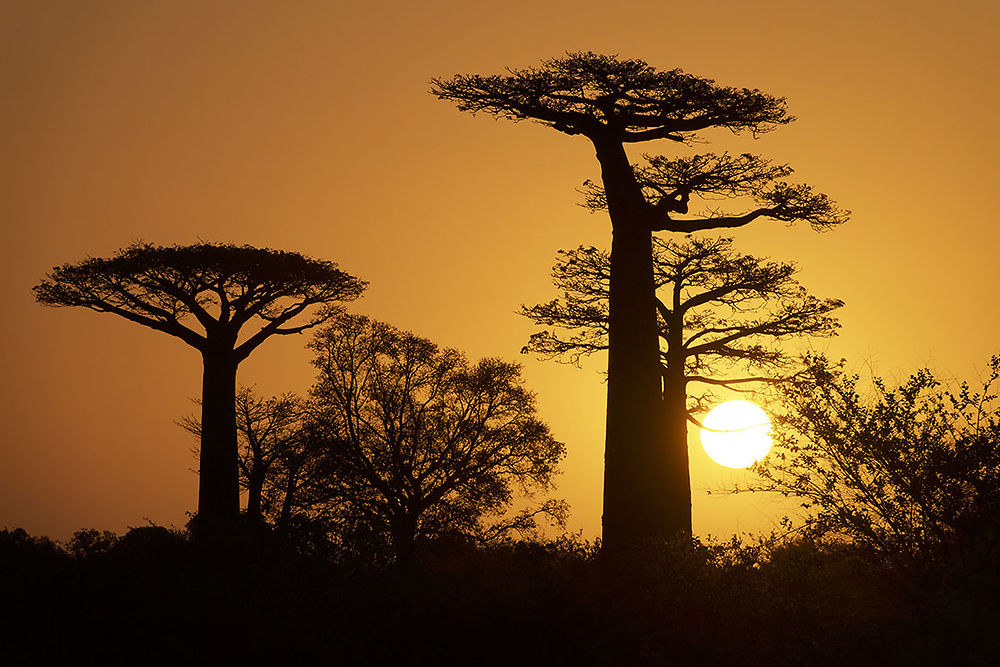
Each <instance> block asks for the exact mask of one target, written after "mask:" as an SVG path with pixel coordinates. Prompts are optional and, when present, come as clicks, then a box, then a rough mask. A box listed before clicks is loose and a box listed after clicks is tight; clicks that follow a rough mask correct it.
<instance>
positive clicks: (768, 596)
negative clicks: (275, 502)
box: [0, 526, 1000, 665]
mask: <svg viewBox="0 0 1000 667" xmlns="http://www.w3.org/2000/svg"><path fill="white" fill-rule="evenodd" d="M231 546H232V548H233V552H231V553H230V554H229V556H230V557H228V558H224V559H222V560H220V558H219V554H218V552H217V551H214V550H212V551H210V550H206V548H205V546H204V542H203V541H199V540H195V539H191V537H190V535H189V534H188V533H186V532H181V531H171V530H167V529H164V528H160V527H152V526H146V527H140V528H135V529H132V530H130V531H128V532H127V533H126V534H124V535H122V536H114V535H110V534H107V533H97V532H96V531H81V532H78V533H77V534H76V535H75V536H74V538H73V539H71V540H70V541H69V542H68V543H67V544H66V545H62V546H60V545H56V544H54V543H52V542H50V541H47V540H45V539H40V538H32V537H30V536H28V535H26V534H25V533H24V532H23V531H16V530H15V531H0V568H2V572H3V575H2V577H0V582H2V588H0V595H3V599H4V608H5V610H6V616H7V618H6V619H5V623H4V625H3V631H2V634H3V639H4V641H3V643H2V648H0V654H2V657H3V661H4V664H12V665H15V664H16V665H53V664H97V663H99V664H143V665H175V664H181V663H183V664H235V663H238V662H242V663H246V664H287V665H295V664H313V663H318V664H362V663H364V664H400V663H403V662H406V663H407V664H432V663H435V664H436V663H438V662H462V663H463V664H465V663H474V664H484V665H500V664H511V662H519V663H523V664H581V665H620V664H629V665H661V664H664V662H665V661H667V662H668V664H698V665H723V664H740V665H802V664H810V665H849V664H877V663H885V664H914V665H937V664H952V661H953V659H954V657H955V656H962V659H961V662H962V664H989V660H990V659H991V657H992V656H995V655H997V651H998V650H1000V646H998V645H997V640H998V638H997V635H996V632H995V628H996V627H997V622H998V620H1000V616H998V612H997V610H996V607H995V602H994V599H993V598H991V595H993V593H992V592H991V591H995V590H996V588H995V585H996V578H997V574H996V572H995V571H994V572H991V573H989V576H988V577H985V578H981V579H980V580H978V581H976V582H970V581H964V582H963V581H962V580H961V579H957V578H954V577H950V576H949V575H948V573H943V572H940V571H938V572H932V571H923V572H922V573H920V574H918V573H917V572H915V571H910V572H906V573H903V572H900V571H899V570H896V569H894V568H890V567H884V566H880V565H877V564H876V563H877V561H876V560H873V559H872V558H871V557H870V556H871V554H870V552H868V551H867V549H866V548H865V547H863V546H858V545H849V544H843V543H841V544H836V543H822V542H817V541H814V540H808V539H797V540H791V541H789V540H785V541H782V542H780V543H778V542H768V541H757V542H753V543H749V544H747V543H741V542H739V541H735V540H734V541H732V542H730V543H726V544H704V543H701V542H699V541H697V540H696V541H694V542H690V541H686V540H685V541H680V542H674V543H660V544H657V545H651V546H655V548H651V549H648V550H645V551H643V552H642V553H641V554H636V557H635V558H634V559H633V560H632V562H631V564H630V566H629V567H628V568H627V569H626V568H623V569H616V568H614V567H611V566H610V565H609V562H608V561H607V560H601V559H600V558H598V557H597V555H596V553H597V551H596V549H595V545H593V544H591V543H586V542H581V541H579V540H575V539H571V538H562V539H560V540H556V541H550V542H543V543H539V542H516V541H511V542H506V543H501V544H494V545H491V546H488V547H482V546H480V547H478V548H471V547H470V546H469V545H464V544H456V543H445V542H438V543H436V544H435V547H434V548H433V549H429V550H426V551H424V553H423V557H422V558H421V559H420V560H419V561H418V562H415V563H413V564H412V565H411V566H410V567H408V568H405V569H399V568H389V569H386V568H377V567H370V566H362V565H359V564H357V563H353V564H352V563H347V562H344V561H341V562H338V563H331V562H329V561H327V560H325V559H323V558H320V557H318V556H316V555H313V556H303V555H301V554H297V553H296V552H295V551H294V550H290V549H288V548H287V545H286V543H285V542H283V541H278V540H273V539H270V538H269V537H268V536H267V535H258V536H257V537H256V538H254V539H252V540H251V539H247V541H245V542H244V543H243V544H232V545H231ZM991 586H992V588H991Z"/></svg>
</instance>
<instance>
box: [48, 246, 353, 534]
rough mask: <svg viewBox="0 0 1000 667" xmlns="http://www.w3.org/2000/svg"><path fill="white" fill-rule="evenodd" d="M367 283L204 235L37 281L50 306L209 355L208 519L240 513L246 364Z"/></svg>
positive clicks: (204, 514)
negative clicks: (239, 392)
mask: <svg viewBox="0 0 1000 667" xmlns="http://www.w3.org/2000/svg"><path fill="white" fill-rule="evenodd" d="M365 286H366V283H365V282H364V281H362V280H359V279H357V278H355V277H354V276H351V275H349V274H347V273H345V272H343V271H341V270H339V269H338V268H337V266H336V264H334V263H332V262H328V261H321V260H315V259H309V258H307V257H304V256H302V255H300V254H298V253H293V252H285V251H278V250H271V249H268V248H254V247H251V246H237V245H227V244H211V243H200V244H197V245H190V246H172V247H162V246H156V245H150V244H133V245H130V246H128V247H127V248H124V249H122V250H120V251H119V252H118V253H117V254H116V255H114V256H113V257H110V258H89V259H86V260H84V261H82V262H79V263H76V264H64V265H62V266H58V267H56V268H54V269H53V270H52V271H51V272H50V273H49V274H48V275H47V276H46V278H45V279H44V280H43V281H42V282H41V283H40V284H39V285H37V286H36V287H35V288H34V293H35V298H36V299H37V300H38V301H39V303H42V304H44V305H48V306H82V307H84V308H89V309H91V310H95V311H97V312H102V313H113V314H115V315H118V316H119V317H123V318H125V319H127V320H129V321H130V322H135V323H136V324H141V325H142V326H145V327H149V328H150V329H155V330H156V331H161V332H163V333H166V334H170V335H171V336H175V337H176V338H179V339H181V340H182V341H184V342H185V343H187V344H188V345H190V346H191V347H193V348H195V349H196V350H198V352H199V353H200V354H201V357H202V362H203V364H204V374H203V382H202V398H201V406H202V412H201V453H200V475H199V483H198V526H199V531H200V532H202V533H207V532H216V531H217V529H219V528H224V527H225V525H227V524H231V523H232V522H233V521H234V520H235V519H236V517H237V516H238V515H239V509H240V508H239V492H240V491H239V489H240V486H239V473H238V448H237V437H236V410H235V404H236V369H237V367H238V366H239V364H240V362H242V361H243V360H244V359H246V358H247V357H248V356H249V355H250V353H251V352H253V351H254V350H255V349H257V347H259V346H260V345H261V343H263V342H264V341H265V340H267V339H268V338H270V337H271V336H280V335H288V334H296V333H301V332H303V331H305V330H307V329H310V328H312V327H314V326H317V325H318V324H321V323H323V322H325V321H327V320H328V319H330V317H332V316H333V315H334V314H335V313H336V312H337V311H336V308H334V307H333V306H334V304H337V303H339V302H343V301H349V300H352V299H355V298H357V297H358V296H360V294H361V292H362V291H363V290H364V288H365Z"/></svg>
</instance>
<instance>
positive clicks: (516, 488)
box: [305, 314, 565, 560]
mask: <svg viewBox="0 0 1000 667" xmlns="http://www.w3.org/2000/svg"><path fill="white" fill-rule="evenodd" d="M310 348H311V349H312V350H313V352H314V353H315V355H316V356H315V359H314V361H313V363H314V365H315V366H316V368H317V369H318V371H319V376H318V378H317V382H316V384H315V385H314V387H313V389H312V392H311V404H310V405H311V407H310V411H311V422H312V425H311V426H310V428H311V429H312V438H313V447H318V448H319V450H318V455H319V456H320V458H321V460H322V463H321V464H320V465H319V467H318V470H320V474H319V475H318V476H317V477H316V478H315V479H314V480H313V483H312V484H311V485H309V486H307V487H306V490H305V493H306V495H308V496H311V502H312V503H313V506H314V507H315V508H317V509H319V511H324V510H323V508H325V511H326V512H327V513H328V514H329V515H331V516H333V517H335V519H336V521H337V522H339V524H340V525H341V530H342V532H344V533H345V534H350V533H352V532H353V533H355V534H361V535H363V536H366V537H367V538H368V539H375V540H377V541H379V542H381V543H382V544H384V545H385V546H386V547H388V548H389V549H391V550H392V551H393V552H394V553H395V554H396V557H397V558H398V559H401V560H407V559H409V558H411V557H412V555H413V550H414V549H415V548H416V545H417V544H418V543H419V542H420V541H422V540H426V539H429V538H432V537H435V536H440V535H445V534H455V533H459V534H463V535H467V536H471V537H474V538H484V537H487V536H489V535H497V534H498V533H500V532H503V531H504V530H505V529H507V528H514V529H526V528H530V527H531V526H532V525H533V524H534V521H533V519H534V517H536V516H538V515H539V514H547V515H548V516H550V517H554V518H555V519H557V520H561V517H562V508H561V504H560V503H555V502H553V501H547V502H544V503H542V504H541V505H536V506H533V507H529V508H528V509H526V510H525V511H523V512H521V513H520V514H518V515H515V516H514V517H513V518H511V517H509V516H506V515H507V514H508V511H509V510H510V508H511V505H512V502H513V501H514V499H515V497H516V496H518V495H520V494H523V493H529V494H530V493H535V492H546V491H548V490H550V489H551V488H552V485H553V480H554V477H555V475H556V473H557V465H558V463H559V461H560V460H561V459H562V457H563V455H564V453H565V449H564V446H563V444H562V443H560V442H558V441H556V440H555V439H554V438H553V437H552V435H551V434H550V433H549V429H548V427H547V426H546V425H545V424H544V423H542V422H541V421H540V420H539V419H538V417H537V416H536V414H535V402H534V396H533V395H532V394H531V393H530V392H529V391H528V390H527V389H525V388H524V386H523V381H522V380H521V377H520V368H519V366H517V365H516V364H513V363H509V362H505V361H502V360H500V359H492V358H486V359H481V360H479V361H477V362H475V363H470V362H469V361H468V360H467V359H466V358H465V356H464V355H462V354H461V353H459V352H458V351H456V350H451V349H441V348H439V347H438V346H437V345H435V344H434V343H432V342H430V341H429V340H427V339H424V338H420V337H418V336H415V335H413V334H411V333H408V332H405V331H400V330H398V329H396V328H394V327H391V326H389V325H387V324H383V323H380V322H375V321H373V320H370V319H368V318H365V317H360V316H355V315H347V314H342V315H339V316H338V317H337V318H336V319H335V320H334V321H333V322H331V324H330V325H328V326H326V327H324V328H323V329H321V330H320V331H318V332H317V334H316V336H315V338H314V340H313V342H312V343H311V344H310Z"/></svg>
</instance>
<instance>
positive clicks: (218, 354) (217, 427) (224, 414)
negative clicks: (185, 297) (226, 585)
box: [198, 347, 240, 534]
mask: <svg viewBox="0 0 1000 667" xmlns="http://www.w3.org/2000/svg"><path fill="white" fill-rule="evenodd" d="M202 359H203V361H204V364H205V368H204V376H203V382H202V394H201V470H200V474H199V479H198V527H199V532H202V533H204V534H209V533H212V532H216V531H217V530H219V529H222V528H224V527H226V526H228V525H232V524H234V523H235V522H236V520H237V518H238V517H239V513H240V484H239V469H238V454H239V452H238V449H237V445H236V366H237V362H236V360H235V359H234V356H233V352H232V349H231V348H230V349H226V348H225V347H214V348H211V349H206V350H205V351H204V352H203V353H202Z"/></svg>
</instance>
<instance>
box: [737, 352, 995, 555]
mask: <svg viewBox="0 0 1000 667" xmlns="http://www.w3.org/2000/svg"><path fill="white" fill-rule="evenodd" d="M998 378H1000V357H993V359H992V360H991V362H990V366H989V375H988V377H987V379H986V380H985V382H984V383H983V388H982V390H981V391H974V390H972V389H971V388H970V386H969V385H968V384H967V383H961V384H960V385H958V386H957V387H954V386H953V387H952V388H947V387H942V385H941V383H940V382H939V381H938V380H937V379H936V378H935V377H934V375H933V374H932V373H931V372H930V371H928V370H921V371H919V372H917V373H915V374H913V375H912V376H911V377H910V378H909V379H908V380H907V381H906V382H904V383H902V384H900V385H899V386H897V387H888V386H886V384H885V383H884V382H883V381H882V380H881V379H879V378H875V379H874V381H873V387H872V390H871V391H870V392H865V393H862V392H861V391H859V389H858V382H859V378H858V376H857V375H850V374H846V373H844V372H843V371H842V369H841V368H840V366H839V365H832V364H830V363H829V362H827V361H826V360H825V359H823V358H816V359H813V360H812V364H811V366H810V372H809V373H808V374H807V375H805V376H803V377H801V378H799V379H798V380H797V381H796V382H794V383H789V384H788V385H787V386H785V387H784V390H783V392H784V394H785V397H786V399H787V411H786V412H785V413H784V414H782V415H778V416H777V417H776V419H775V435H776V442H775V450H774V451H773V452H772V453H771V455H770V456H768V457H767V458H766V459H764V460H763V461H761V462H759V463H757V464H756V466H755V468H754V470H755V471H756V472H757V474H759V475H760V476H761V477H762V478H763V480H764V481H763V483H762V484H760V485H758V486H756V487H752V488H753V489H754V490H765V491H772V492H779V493H782V494H784V495H786V496H793V497H797V498H800V499H802V501H803V507H804V508H805V509H807V510H808V511H809V512H810V514H809V515H808V517H807V519H806V526H805V527H806V529H807V530H808V531H809V532H811V533H813V534H818V535H826V534H831V533H832V534H833V535H836V536H841V537H847V538H849V539H850V540H852V541H854V542H856V543H859V544H862V545H865V546H867V547H870V548H871V549H872V550H873V551H874V552H876V553H877V554H879V555H881V556H882V557H884V558H886V559H887V560H888V561H890V562H893V563H894V564H896V565H897V566H907V565H910V564H913V563H914V562H918V563H921V562H922V563H927V562H930V561H936V560H947V561H949V562H952V563H953V564H954V563H956V562H957V563H958V564H959V565H979V566H982V565H983V564H984V563H986V564H989V563H992V565H991V566H990V567H991V568H993V569H994V570H995V567H996V562H997V559H998V558H1000V405H998V403H997V395H996V386H997V381H998Z"/></svg>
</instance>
